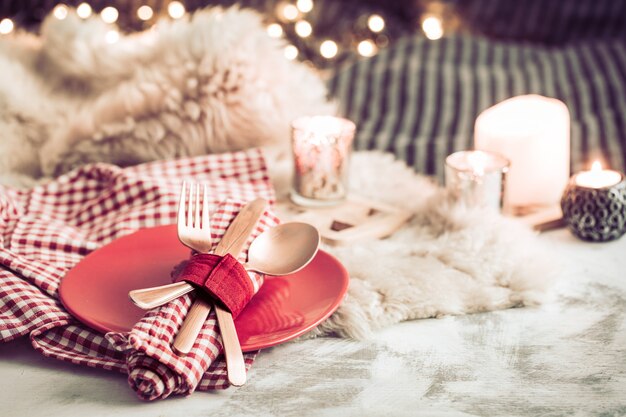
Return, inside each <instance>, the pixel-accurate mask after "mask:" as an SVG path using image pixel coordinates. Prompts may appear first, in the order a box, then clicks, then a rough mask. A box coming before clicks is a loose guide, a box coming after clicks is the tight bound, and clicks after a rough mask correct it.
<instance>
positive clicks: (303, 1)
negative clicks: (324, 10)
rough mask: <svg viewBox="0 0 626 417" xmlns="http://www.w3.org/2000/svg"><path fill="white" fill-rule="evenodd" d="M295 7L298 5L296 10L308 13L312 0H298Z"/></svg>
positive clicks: (311, 8)
mask: <svg viewBox="0 0 626 417" xmlns="http://www.w3.org/2000/svg"><path fill="white" fill-rule="evenodd" d="M296 7H298V10H300V11H301V12H302V13H308V12H310V11H311V10H313V0H298V1H297V2H296Z"/></svg>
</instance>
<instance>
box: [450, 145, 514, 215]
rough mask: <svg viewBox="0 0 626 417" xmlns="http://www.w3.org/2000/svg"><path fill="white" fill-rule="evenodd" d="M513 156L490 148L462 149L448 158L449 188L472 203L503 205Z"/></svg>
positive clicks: (478, 204) (487, 205) (493, 206)
mask: <svg viewBox="0 0 626 417" xmlns="http://www.w3.org/2000/svg"><path fill="white" fill-rule="evenodd" d="M508 169H509V160H508V159H506V158H504V157H503V156H500V155H498V154H496V153H492V152H486V151H460V152H455V153H453V154H451V155H449V156H448V157H447V158H446V167H445V182H446V188H448V189H450V190H453V191H454V192H455V193H456V194H457V196H458V198H459V200H461V201H463V202H464V203H466V204H467V205H470V206H486V207H491V208H493V209H495V210H500V209H501V208H502V199H503V195H504V185H505V178H506V173H507V171H508Z"/></svg>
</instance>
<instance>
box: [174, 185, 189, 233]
mask: <svg viewBox="0 0 626 417" xmlns="http://www.w3.org/2000/svg"><path fill="white" fill-rule="evenodd" d="M186 188H187V181H183V186H182V188H181V190H180V200H179V201H178V217H177V219H176V223H177V224H179V225H183V224H186V223H187V221H186V219H185V189H186Z"/></svg>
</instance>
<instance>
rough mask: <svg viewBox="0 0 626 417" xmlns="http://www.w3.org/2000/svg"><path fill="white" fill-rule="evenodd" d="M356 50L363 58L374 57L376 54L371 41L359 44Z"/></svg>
mask: <svg viewBox="0 0 626 417" xmlns="http://www.w3.org/2000/svg"><path fill="white" fill-rule="evenodd" d="M356 49H357V51H358V52H359V54H360V55H361V56H365V57H370V56H374V55H376V53H377V52H378V47H377V46H376V44H375V43H374V41H372V40H371V39H366V40H364V41H361V42H359V44H358V45H357V47H356Z"/></svg>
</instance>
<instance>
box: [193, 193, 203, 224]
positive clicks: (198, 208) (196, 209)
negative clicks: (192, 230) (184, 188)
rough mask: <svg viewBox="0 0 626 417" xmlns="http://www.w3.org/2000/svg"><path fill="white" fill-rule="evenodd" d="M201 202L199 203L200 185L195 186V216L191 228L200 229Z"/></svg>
mask: <svg viewBox="0 0 626 417" xmlns="http://www.w3.org/2000/svg"><path fill="white" fill-rule="evenodd" d="M201 204H202V202H201V201H200V183H197V184H196V203H195V207H194V209H195V212H196V214H195V216H194V218H193V226H194V227H197V228H199V227H200V205H201Z"/></svg>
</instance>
